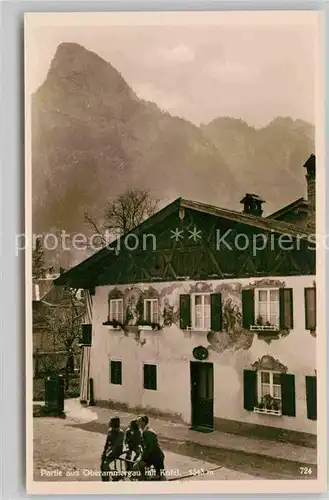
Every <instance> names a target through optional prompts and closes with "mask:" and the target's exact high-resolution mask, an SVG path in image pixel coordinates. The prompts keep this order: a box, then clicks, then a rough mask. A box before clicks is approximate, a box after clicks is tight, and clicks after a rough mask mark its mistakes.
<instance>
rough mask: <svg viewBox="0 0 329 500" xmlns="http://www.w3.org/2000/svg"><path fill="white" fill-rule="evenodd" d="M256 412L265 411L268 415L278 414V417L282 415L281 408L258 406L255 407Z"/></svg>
mask: <svg viewBox="0 0 329 500" xmlns="http://www.w3.org/2000/svg"><path fill="white" fill-rule="evenodd" d="M254 413H264V414H266V415H276V416H277V417H280V416H281V415H282V412H281V410H270V409H268V408H258V407H256V406H255V407H254Z"/></svg>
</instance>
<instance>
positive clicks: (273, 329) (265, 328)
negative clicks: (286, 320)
mask: <svg viewBox="0 0 329 500" xmlns="http://www.w3.org/2000/svg"><path fill="white" fill-rule="evenodd" d="M250 330H253V331H258V332H278V331H279V330H280V329H279V327H278V326H276V325H251V326H250Z"/></svg>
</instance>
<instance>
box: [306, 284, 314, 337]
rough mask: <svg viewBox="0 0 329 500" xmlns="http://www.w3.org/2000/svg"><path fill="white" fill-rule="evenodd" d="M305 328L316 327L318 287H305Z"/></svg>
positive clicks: (311, 328) (312, 329)
mask: <svg viewBox="0 0 329 500" xmlns="http://www.w3.org/2000/svg"><path fill="white" fill-rule="evenodd" d="M305 328H306V330H311V331H314V330H315V328H316V288H315V287H313V288H305Z"/></svg>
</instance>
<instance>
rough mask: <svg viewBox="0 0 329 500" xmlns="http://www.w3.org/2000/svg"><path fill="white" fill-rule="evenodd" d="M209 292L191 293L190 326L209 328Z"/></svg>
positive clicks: (198, 328)
mask: <svg viewBox="0 0 329 500" xmlns="http://www.w3.org/2000/svg"><path fill="white" fill-rule="evenodd" d="M210 307H211V303H210V294H209V293H208V294H195V295H192V328H194V329H195V330H209V329H210V323H211V311H210Z"/></svg>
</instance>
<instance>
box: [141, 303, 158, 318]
mask: <svg viewBox="0 0 329 500" xmlns="http://www.w3.org/2000/svg"><path fill="white" fill-rule="evenodd" d="M144 321H147V323H159V301H158V299H145V300H144Z"/></svg>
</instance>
